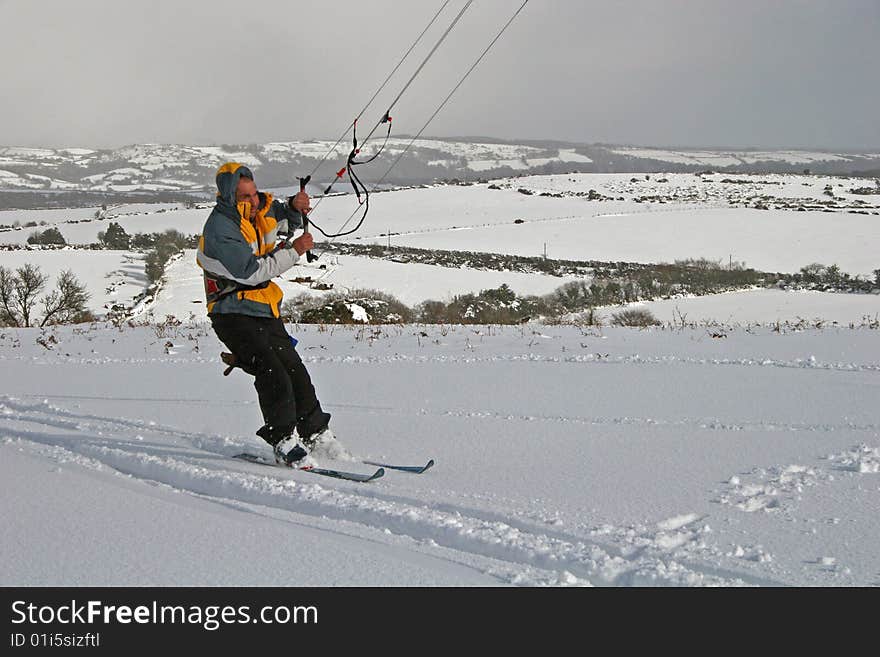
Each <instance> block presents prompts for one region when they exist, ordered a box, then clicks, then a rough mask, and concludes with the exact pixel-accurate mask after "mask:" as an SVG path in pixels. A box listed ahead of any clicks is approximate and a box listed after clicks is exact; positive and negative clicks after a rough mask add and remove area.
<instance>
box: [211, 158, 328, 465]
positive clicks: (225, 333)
mask: <svg viewBox="0 0 880 657" xmlns="http://www.w3.org/2000/svg"><path fill="white" fill-rule="evenodd" d="M217 190H218V191H217V204H216V205H215V206H214V209H213V211H212V212H211V214H210V216H209V217H208V219H207V221H206V222H205V227H204V229H203V231H202V235H201V238H200V239H199V248H198V253H197V256H196V261H197V262H198V264H199V266H200V267H201V268H202V270H203V273H204V284H205V295H206V298H207V307H208V315H209V317H210V319H211V325H212V327H213V329H214V332H215V333H216V334H217V337H218V338H219V339H220V341H221V342H223V344H225V345H226V346H227V347H228V348H229V349H230V351H232V353H233V354H234V358H235V362H236V363H237V364H238V365H239V366H240V367H241V368H242V369H243V370H244V371H245V372H248V373H249V374H252V375H253V376H254V387H255V388H256V391H257V397H258V400H259V404H260V411H261V412H262V415H263V421H264V424H263V426H262V427H261V428H260V429H259V430H257V432H256V433H257V435H258V436H260V437H261V438H263V439H264V440H265V441H266V442H267V443H269V444H270V445H271V446H272V448H273V452H274V454H275V459H276V461H277V462H278V463H281V464H285V465H289V466H291V467H302V466H303V465H305V464H307V463H309V461H310V459H309V458H307V457H308V454H309V451H310V450H313V449H314V448H315V446H316V445H318V444H319V443H321V442H322V441H331V440H333V436H332V432H331V431H330V428H329V423H330V413H326V412H325V411H324V410H323V409H322V408H321V403H320V402H319V401H318V398H317V395H316V393H315V387H314V385H313V384H312V381H311V377H310V376H309V373H308V371H307V370H306V367H305V365H304V364H303V362H302V359H301V358H300V356H299V354H298V353H297V351H296V349H295V346H296V340H295V339H293V338H292V337H291V336H290V335H289V334H288V333H287V331H286V330H285V328H284V322H283V321H282V320H281V319H280V307H281V299H282V296H283V295H282V292H281V288H280V287H278V285H277V284H275V283H274V282H273V281H272V279H273V278H275V277H276V276H279V275H280V274H282V273H284V272H285V271H287V270H288V269H290V268H291V267H293V266H294V265H295V264H296V263H297V262H298V261H299V259H300V256H302V254H303V253H305V252H306V251H308V250H309V249H311V248H312V246H313V245H314V241H313V239H312V236H311V235H310V234H309V233H308V232H304V233H303V234H302V235H300V236H299V237H297V238H296V239H294V240H288V239H283V237H289V236H291V235H292V234H293V233H294V231H295V230H296V229H298V228H302V227H303V216H304V215H305V214H307V213H308V212H309V211H310V209H311V208H310V205H309V204H310V199H309V196H308V194H306V193H305V191H301V192H299V193H298V194H296V196H293V197H291V198H290V199H288V201H287V202H286V203H284V202H281V201H279V200H276V199H273V198H272V195H271V194H268V193H264V192H260V191H258V190H257V185H256V183H255V182H254V175H253V173H252V172H251V170H250V169H248V167H246V166H244V165H243V164H239V163H238V162H228V163H226V164H224V165H223V166H221V167H220V168H219V169H218V170H217ZM276 243H277V244H276Z"/></svg>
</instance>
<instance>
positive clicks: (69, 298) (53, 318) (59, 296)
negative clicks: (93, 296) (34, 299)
mask: <svg viewBox="0 0 880 657" xmlns="http://www.w3.org/2000/svg"><path fill="white" fill-rule="evenodd" d="M88 300H89V293H88V292H87V291H86V287H85V285H83V284H82V283H80V282H79V281H78V280H77V278H76V276H74V275H73V272H72V271H70V270H69V269H68V270H65V271H63V272H61V274H60V275H59V276H58V283H57V285H56V287H55V289H54V290H52V292H51V293H50V294H48V295H46V296H45V297H43V309H44V312H45V315H44V316H43V321H42V322H40V326H45V325H46V324H63V323H66V322H72V321H76V319H77V318H78V317H79V316H81V315H83V314H84V313H85V312H86V302H87V301H88Z"/></svg>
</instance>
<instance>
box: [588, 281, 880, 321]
mask: <svg viewBox="0 0 880 657" xmlns="http://www.w3.org/2000/svg"><path fill="white" fill-rule="evenodd" d="M628 307H631V308H643V309H645V310H647V311H649V312H650V313H651V314H653V315H654V316H655V317H656V318H657V319H659V320H660V321H662V322H669V323H673V324H674V323H676V322H681V321H685V322H696V323H698V324H721V325H724V324H739V325H743V326H746V325H748V324H764V325H770V324H775V323H777V322H794V323H797V322H799V321H801V320H803V321H804V322H807V323H813V324H815V323H829V324H830V323H837V324H840V325H841V326H848V325H849V324H855V325H859V324H862V323H863V322H865V321H866V318H867V320H868V321H870V320H873V321H874V322H877V321H878V319H880V294H840V293H831V292H816V291H812V290H801V291H791V292H784V291H782V290H765V289H757V290H747V291H738V292H725V293H723V294H712V295H708V296H702V297H681V298H676V299H663V300H658V301H647V302H640V303H633V304H629V306H628ZM621 309H622V308H620V307H609V308H603V309H602V310H601V311H600V313H599V314H600V316H602V317H603V318H605V320H606V321H610V319H611V317H612V315H613V314H614V313H617V312H620V311H621Z"/></svg>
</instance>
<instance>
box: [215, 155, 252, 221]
mask: <svg viewBox="0 0 880 657" xmlns="http://www.w3.org/2000/svg"><path fill="white" fill-rule="evenodd" d="M243 177H244V178H250V179H251V180H253V179H254V174H253V172H251V170H250V169H248V168H247V167H246V166H245V165H243V164H239V163H238V162H227V163H226V164H224V165H223V166H222V167H220V168H219V169H217V204H218V205H220V206H221V208H223V209H227V210H232V211H235V212H236V214H237V208H236V206H237V202H236V199H235V193H236V190H237V189H238V181H239V180H241V178H243Z"/></svg>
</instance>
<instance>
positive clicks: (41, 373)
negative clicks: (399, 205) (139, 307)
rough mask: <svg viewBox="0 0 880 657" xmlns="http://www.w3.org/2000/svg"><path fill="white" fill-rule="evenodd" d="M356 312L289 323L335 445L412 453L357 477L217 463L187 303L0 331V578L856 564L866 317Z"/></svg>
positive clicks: (211, 382) (411, 575) (868, 450)
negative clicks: (788, 325) (716, 320)
mask: <svg viewBox="0 0 880 657" xmlns="http://www.w3.org/2000/svg"><path fill="white" fill-rule="evenodd" d="M373 329H374V327H371V328H370V329H369V331H370V333H371V336H372V337H371V339H370V340H366V339H365V333H364V332H365V331H367V330H368V329H363V328H357V327H352V328H342V327H335V328H331V329H330V330H323V329H321V328H320V327H316V326H291V327H290V330H291V332H292V333H293V334H295V335H296V336H297V337H298V339H299V340H300V347H299V349H300V353H301V354H302V355H303V358H304V359H305V361H306V363H307V365H308V367H309V369H310V372H311V374H312V378H313V380H314V381H315V385H316V386H317V389H318V392H319V395H321V397H322V399H323V401H324V403H325V405H326V407H327V408H328V409H329V410H330V412H332V413H333V415H334V420H333V426H334V429H335V432H336V434H337V436H338V437H339V438H340V440H341V441H342V442H343V443H344V444H345V445H346V446H347V447H348V448H349V449H350V450H351V451H352V452H353V453H354V454H355V455H357V456H359V457H362V458H366V459H374V460H383V461H386V462H387V461H393V462H398V463H408V464H422V463H424V461H426V460H427V458H428V457H433V458H435V459H436V461H437V465H435V467H434V468H432V469H431V470H429V471H428V472H426V473H425V474H423V475H410V474H405V473H393V472H388V473H387V474H386V475H385V477H384V478H382V479H380V480H378V481H376V482H374V483H372V484H355V483H351V482H342V481H338V480H330V479H324V478H321V477H319V476H317V475H313V474H309V473H306V472H297V471H288V470H282V469H275V468H267V467H265V466H259V465H255V464H250V463H246V462H242V461H237V460H234V459H231V458H229V457H230V456H232V455H233V454H235V453H238V452H241V451H250V452H254V453H267V451H268V447H267V446H266V445H264V444H262V443H261V442H260V440H259V439H258V438H257V437H256V436H254V434H253V432H254V430H255V429H256V427H257V426H259V424H260V415H259V409H258V407H257V405H256V403H255V398H254V394H253V389H252V385H251V380H250V378H249V377H247V376H245V375H244V374H242V373H241V372H235V373H234V374H233V375H232V376H230V377H229V378H226V379H224V378H223V377H222V376H221V374H220V372H221V370H222V364H221V363H220V362H219V359H218V358H217V354H218V352H219V351H220V350H221V348H222V346H221V345H220V344H219V343H218V342H217V340H216V338H214V336H213V334H212V332H211V330H210V328H209V327H208V326H207V325H204V324H198V323H196V324H184V325H183V326H179V327H164V328H163V327H150V326H144V327H135V328H129V327H123V328H122V329H116V328H113V327H106V328H104V327H101V326H98V325H96V326H94V327H93V328H91V329H86V330H85V331H83V329H82V327H80V328H76V327H64V328H56V329H53V331H52V333H53V334H54V335H55V336H56V340H57V343H56V344H54V345H52V348H51V349H46V348H45V347H43V346H41V345H38V344H37V343H36V338H37V337H39V336H40V331H38V330H36V329H4V330H3V331H2V334H0V360H2V366H3V369H4V372H6V374H7V376H6V377H4V381H3V384H2V388H0V454H2V457H0V475H2V480H3V482H4V493H3V495H2V496H0V497H2V502H0V518H2V520H3V522H5V523H6V524H5V526H6V527H7V528H8V531H6V532H4V536H5V537H12V536H14V537H15V540H10V539H6V540H3V541H2V542H0V581H2V582H3V583H4V584H7V585H10V584H12V585H16V584H18V585H22V584H23V585H35V584H92V585H95V584H101V585H139V584H177V585H181V584H187V585H244V584H258V585H269V584H272V585H331V586H332V585H429V586H431V585H452V586H459V585H480V586H484V585H492V584H501V585H505V584H514V585H525V586H539V585H554V586H568V585H584V586H588V585H607V584H611V585H618V586H623V585H661V586H663V585H674V586H679V585H685V586H701V585H723V586H739V585H756V584H757V585H796V586H812V585H822V586H832V585H833V586H838V585H842V586H861V585H875V584H877V583H878V581H877V579H876V578H877V572H878V567H880V562H878V554H877V551H876V549H875V548H874V546H875V545H876V544H877V542H878V540H880V522H878V517H877V514H876V505H877V500H878V494H880V480H878V479H877V477H876V470H877V468H876V464H877V462H878V454H880V417H878V415H877V408H878V404H877V401H878V399H877V392H876V387H877V386H876V383H877V381H876V379H877V376H878V374H880V361H878V359H877V354H878V353H880V351H878V349H877V346H878V333H877V331H872V330H865V329H859V330H850V329H825V330H800V331H788V332H782V333H777V332H775V331H772V330H769V329H759V330H755V329H752V330H750V331H746V330H734V331H732V332H731V333H730V334H729V335H728V337H727V338H726V339H725V340H714V339H712V338H710V337H708V336H707V335H706V333H705V331H703V330H699V329H684V330H643V331H639V330H634V329H608V328H606V329H602V330H601V331H599V330H590V331H584V330H581V329H577V328H575V327H533V326H531V325H529V326H522V327H455V326H447V327H399V328H398V327H388V328H386V329H380V331H379V333H378V334H376V332H375V331H374V330H373ZM420 331H422V332H424V333H426V334H427V337H422V336H419V335H417V334H418V332H420ZM169 345H170V346H169ZM670 381H675V385H669V382H670ZM633 382H638V384H637V386H634V383H633ZM333 465H336V466H337V467H340V468H342V467H344V468H346V469H355V470H359V471H366V469H367V468H366V467H365V466H362V465H359V464H358V463H352V462H338V463H333ZM37 481H39V482H40V484H39V485H38V486H34V485H33V483H34V482H37ZM35 519H39V522H36V521H35ZM833 519H844V521H842V522H841V521H837V522H833ZM157 524H158V525H160V526H161V527H162V531H161V532H157V531H155V528H156V526H157ZM96 536H100V537H101V540H100V541H96V540H94V539H95V537H96ZM172 537H173V538H172ZM62 543H63V544H64V546H65V549H64V550H59V549H58V545H59V544H62ZM279 544H283V545H285V546H288V548H289V549H290V550H292V551H294V552H295V553H297V554H308V555H309V567H308V568H302V569H289V568H281V567H280V566H281V565H282V558H281V557H280V556H278V555H273V554H267V553H266V551H265V549H264V546H265V545H279ZM216 545H223V550H221V551H217V550H216ZM206 554H210V558H205V555H206ZM830 560H833V564H832V563H831V561H830ZM59 563H63V564H64V565H65V567H63V568H59V567H58V565H59ZM242 563H248V564H251V566H249V568H247V569H243V568H241V567H240V565H241V564H242Z"/></svg>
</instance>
